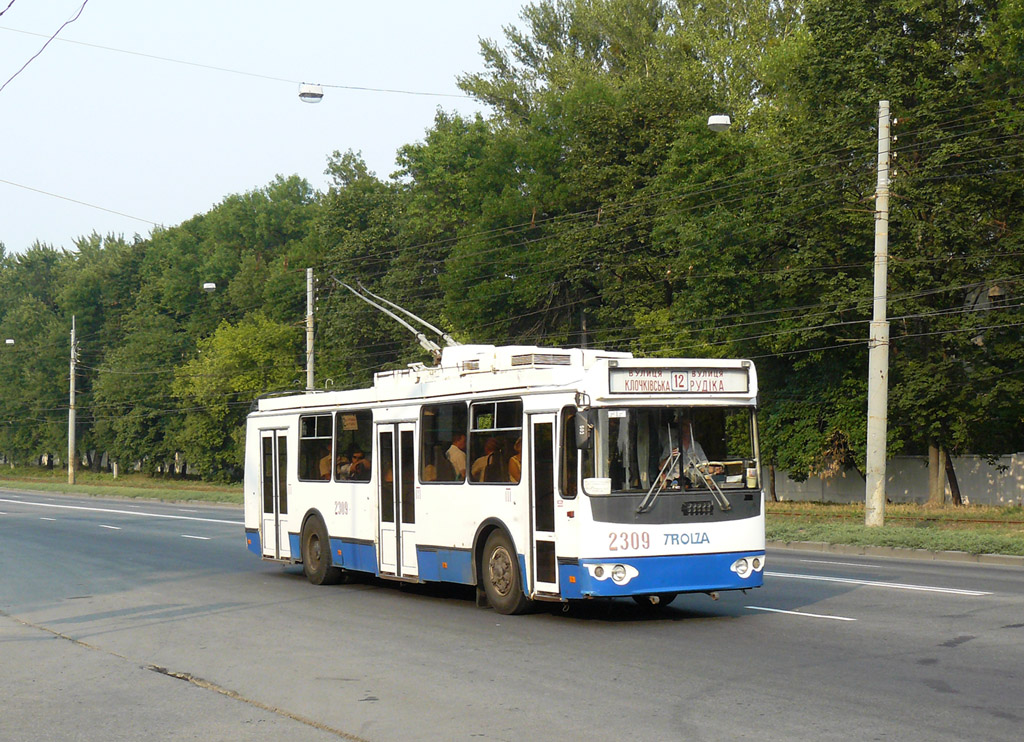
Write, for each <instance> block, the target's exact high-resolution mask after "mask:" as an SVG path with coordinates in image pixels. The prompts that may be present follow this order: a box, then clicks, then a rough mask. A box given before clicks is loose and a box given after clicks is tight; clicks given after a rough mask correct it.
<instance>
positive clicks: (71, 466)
mask: <svg viewBox="0 0 1024 742" xmlns="http://www.w3.org/2000/svg"><path fill="white" fill-rule="evenodd" d="M77 355H78V345H77V344H76V341H75V316H74V315H71V392H70V397H69V403H70V404H69V406H68V484H74V483H75V469H77V468H78V467H77V466H76V465H75V464H76V460H75V459H76V457H75V360H76V358H75V356H77Z"/></svg>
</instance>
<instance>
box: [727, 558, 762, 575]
mask: <svg viewBox="0 0 1024 742" xmlns="http://www.w3.org/2000/svg"><path fill="white" fill-rule="evenodd" d="M729 569H730V570H732V571H733V572H735V573H736V574H738V575H739V576H740V577H749V576H750V575H751V574H753V573H754V572H761V571H762V570H764V557H763V556H761V555H758V556H753V557H740V558H739V559H737V560H736V561H735V562H733V563H732V565H731V566H730V567H729Z"/></svg>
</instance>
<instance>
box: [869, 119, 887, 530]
mask: <svg viewBox="0 0 1024 742" xmlns="http://www.w3.org/2000/svg"><path fill="white" fill-rule="evenodd" d="M888 268H889V101H887V100H883V101H879V102H878V186H877V189H876V190H875V272H874V294H873V306H872V314H871V337H870V339H869V340H868V441H867V473H866V483H865V492H864V525H867V526H881V525H884V524H885V454H886V447H885V439H886V429H887V427H888V404H889V321H888V320H887V319H886V313H885V312H886V309H885V302H886V293H887V292H886V288H887V283H888Z"/></svg>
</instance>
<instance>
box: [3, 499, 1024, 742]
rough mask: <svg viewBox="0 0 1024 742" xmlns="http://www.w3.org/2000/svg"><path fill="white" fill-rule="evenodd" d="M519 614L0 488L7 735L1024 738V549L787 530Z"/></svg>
mask: <svg viewBox="0 0 1024 742" xmlns="http://www.w3.org/2000/svg"><path fill="white" fill-rule="evenodd" d="M765 582H766V586H765V588H763V589H761V590H755V591H752V592H750V593H748V594H746V595H743V594H741V593H737V594H723V595H722V596H721V599H720V600H718V601H713V600H712V599H711V598H710V597H708V596H705V595H694V596H681V597H680V598H678V599H677V600H676V602H675V603H673V604H672V605H671V606H670V607H669V608H667V609H665V610H663V611H660V612H656V613H651V612H649V611H644V610H642V609H640V608H638V607H637V606H635V605H634V604H633V603H632V602H629V601H616V602H610V603H586V604H579V605H577V606H574V607H572V608H571V609H570V610H569V611H568V612H563V611H562V610H561V608H560V607H558V606H551V607H550V608H549V609H548V610H545V611H542V612H540V613H536V614H532V615H525V616H500V615H498V614H495V613H494V612H493V611H487V610H481V609H478V608H476V607H475V605H474V602H473V595H472V592H471V591H468V590H465V589H461V588H452V587H434V588H427V587H421V586H413V587H404V588H403V587H399V586H396V585H391V584H387V583H380V582H374V581H370V582H363V583H356V584H351V585H341V586H332V587H314V586H312V585H310V584H308V583H307V582H306V581H305V579H304V578H303V576H302V573H301V570H300V569H297V568H281V567H279V566H277V565H270V564H265V563H262V562H261V561H259V560H258V559H257V558H255V557H253V556H252V555H251V554H249V553H248V552H247V551H246V550H245V545H244V538H243V535H242V528H241V511H240V510H237V509H230V508H211V507H203V506H195V507H186V506H177V505H161V504H150V503H138V502H132V501H123V500H99V499H75V498H69V497H58V496H48V495H36V494H26V493H16V492H9V491H0V699H2V705H0V740H5V741H6V740H29V739H31V740H138V739H143V738H148V737H152V738H160V739H202V740H219V739H223V740H238V739H288V740H336V739H339V738H341V739H365V740H463V739H466V740H468V739H483V740H488V739H489V740H524V739H528V740H574V739H580V740H584V739H585V740H616V742H621V740H627V739H628V740H721V739H744V738H747V739H758V740H815V741H820V740H849V739H859V740H901V741H904V740H928V741H929V742H935V741H936V740H965V739H984V740H1014V741H1016V740H1019V739H1020V737H1021V729H1022V728H1024V725H1022V722H1024V709H1022V708H1021V704H1022V702H1024V696H1022V688H1024V641H1022V640H1024V570H1021V569H1019V568H1012V567H995V566H980V565H967V564H948V563H941V562H915V561H910V560H897V559H882V558H870V557H833V556H830V555H823V554H812V553H803V552H796V551H770V552H769V555H768V568H767V575H766V579H765Z"/></svg>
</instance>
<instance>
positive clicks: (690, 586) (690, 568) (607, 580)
mask: <svg viewBox="0 0 1024 742" xmlns="http://www.w3.org/2000/svg"><path fill="white" fill-rule="evenodd" d="M742 559H746V565H747V569H746V571H745V573H744V570H743V569H742V567H740V568H737V566H736V565H737V563H738V562H740V560H742ZM755 559H756V560H757V561H758V565H759V566H758V567H756V568H755V567H754V566H753V563H754V560H755ZM618 565H621V566H622V567H623V568H624V569H623V570H621V571H624V572H625V575H624V576H623V577H622V579H619V580H616V579H614V578H613V576H612V575H613V572H621V571H620V570H615V569H614V568H615V567H616V566H618ZM558 578H559V581H560V586H561V592H562V597H564V598H569V599H570V600H571V599H573V598H613V597H626V596H630V595H651V594H655V593H695V592H696V593H702V592H711V591H713V590H745V589H747V588H752V587H761V586H762V585H763V584H764V552H763V551H741V552H729V553H726V554H688V555H685V556H658V557H632V558H622V559H580V560H578V562H574V563H572V564H568V563H562V564H560V565H559V567H558Z"/></svg>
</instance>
